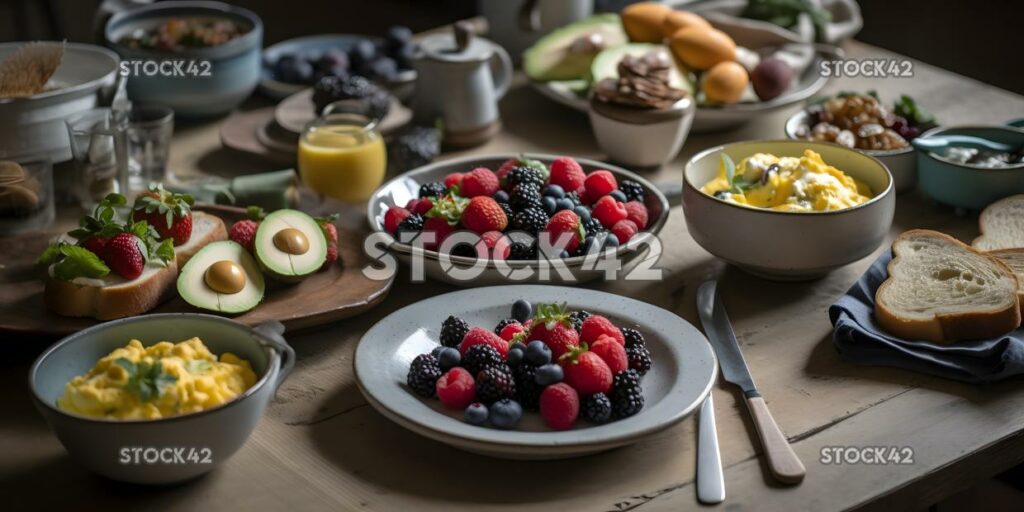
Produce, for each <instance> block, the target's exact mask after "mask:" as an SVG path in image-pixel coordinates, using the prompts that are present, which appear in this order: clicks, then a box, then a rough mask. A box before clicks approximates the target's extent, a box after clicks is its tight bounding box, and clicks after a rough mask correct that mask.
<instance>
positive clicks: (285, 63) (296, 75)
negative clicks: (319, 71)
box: [274, 55, 313, 84]
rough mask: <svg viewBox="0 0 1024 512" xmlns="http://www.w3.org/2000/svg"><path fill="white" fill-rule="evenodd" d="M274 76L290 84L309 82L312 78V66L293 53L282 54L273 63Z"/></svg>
mask: <svg viewBox="0 0 1024 512" xmlns="http://www.w3.org/2000/svg"><path fill="white" fill-rule="evenodd" d="M274 77H275V78H276V79H278V80H280V81H282V82H287V83H292V84H304V83H310V82H311V81H312V80H313V66H312V65H311V64H310V63H309V62H308V61H306V60H304V59H300V58H298V57H296V56H295V55H283V56H281V58H280V59H277V62H275V63H274Z"/></svg>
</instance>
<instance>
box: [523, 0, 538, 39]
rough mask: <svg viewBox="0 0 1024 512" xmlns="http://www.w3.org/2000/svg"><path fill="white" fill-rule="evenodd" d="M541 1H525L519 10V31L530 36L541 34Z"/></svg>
mask: <svg viewBox="0 0 1024 512" xmlns="http://www.w3.org/2000/svg"><path fill="white" fill-rule="evenodd" d="M539 4H540V1H539V0H523V5H522V6H521V7H520V8H519V30H522V31H523V32H526V33H528V34H533V33H536V32H540V5H539Z"/></svg>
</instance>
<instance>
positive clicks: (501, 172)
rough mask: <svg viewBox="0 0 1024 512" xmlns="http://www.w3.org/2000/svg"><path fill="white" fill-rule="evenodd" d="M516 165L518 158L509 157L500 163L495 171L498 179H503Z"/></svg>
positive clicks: (517, 164)
mask: <svg viewBox="0 0 1024 512" xmlns="http://www.w3.org/2000/svg"><path fill="white" fill-rule="evenodd" d="M517 166H519V159H518V158H510V159H508V160H505V162H504V163H502V164H501V167H498V170H497V171H496V172H495V174H496V175H497V176H498V179H499V180H500V179H504V178H505V176H507V175H508V173H509V172H511V171H512V169H515V168H516V167H517Z"/></svg>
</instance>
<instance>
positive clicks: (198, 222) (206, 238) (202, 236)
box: [174, 211, 228, 268]
mask: <svg viewBox="0 0 1024 512" xmlns="http://www.w3.org/2000/svg"><path fill="white" fill-rule="evenodd" d="M227 239H228V230H227V228H226V227H225V226H224V221H222V220H220V217H218V216H216V215H211V214H209V213H205V212H197V211H193V212H192V236H190V237H189V239H188V242H185V243H183V244H181V245H177V246H175V247H174V259H175V260H176V261H177V263H178V268H182V267H184V266H185V263H187V262H188V260H189V258H191V257H192V256H193V255H195V253H197V252H199V249H202V248H203V247H206V244H208V243H210V242H219V241H221V240H227Z"/></svg>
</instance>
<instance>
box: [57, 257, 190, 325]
mask: <svg viewBox="0 0 1024 512" xmlns="http://www.w3.org/2000/svg"><path fill="white" fill-rule="evenodd" d="M177 277H178V265H177V264H176V263H175V262H173V261H172V262H169V263H168V264H167V266H163V265H160V264H158V263H149V264H147V265H146V268H145V269H144V270H143V271H142V275H140V276H139V277H137V278H135V279H132V280H130V281H129V280H126V279H124V278H122V277H119V276H117V275H114V274H110V275H107V276H106V277H103V278H101V279H89V278H84V277H82V278H78V279H73V280H71V281H65V280H62V279H57V278H56V277H53V270H52V267H51V268H50V272H49V275H48V276H47V279H46V288H45V289H44V292H43V302H44V303H46V307H48V308H50V310H51V311H53V312H54V313H57V314H58V315H64V316H75V317H92V318H96V319H97V320H113V319H115V318H124V317H126V316H134V315H139V314H142V313H145V312H146V311H149V310H151V309H153V308H155V307H156V306H157V305H159V304H160V303H161V302H163V301H164V300H165V299H167V298H170V296H171V295H172V291H173V290H174V283H175V281H176V280H177Z"/></svg>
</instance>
